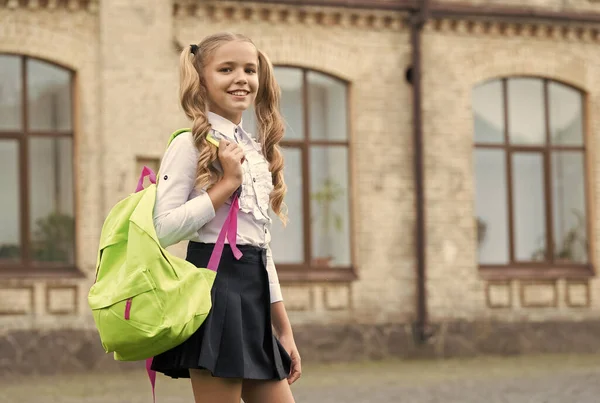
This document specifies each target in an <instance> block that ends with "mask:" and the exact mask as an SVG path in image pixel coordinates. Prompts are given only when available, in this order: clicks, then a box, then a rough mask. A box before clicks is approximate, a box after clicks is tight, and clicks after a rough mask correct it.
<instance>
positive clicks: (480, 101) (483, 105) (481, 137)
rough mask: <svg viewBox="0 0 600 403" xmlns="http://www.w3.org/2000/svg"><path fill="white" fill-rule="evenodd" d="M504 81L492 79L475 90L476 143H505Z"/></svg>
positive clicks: (474, 118)
mask: <svg viewBox="0 0 600 403" xmlns="http://www.w3.org/2000/svg"><path fill="white" fill-rule="evenodd" d="M502 87H503V86H502V81H500V80H496V81H491V82H488V83H485V84H482V85H479V86H477V87H475V89H474V90H473V121H474V125H475V142H476V143H504V97H503V95H502V92H503V91H502Z"/></svg>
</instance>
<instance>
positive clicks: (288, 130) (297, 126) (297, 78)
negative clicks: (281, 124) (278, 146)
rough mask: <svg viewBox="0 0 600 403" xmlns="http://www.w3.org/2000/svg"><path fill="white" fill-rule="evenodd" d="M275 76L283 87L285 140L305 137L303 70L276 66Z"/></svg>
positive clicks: (282, 107)
mask: <svg viewBox="0 0 600 403" xmlns="http://www.w3.org/2000/svg"><path fill="white" fill-rule="evenodd" d="M275 78H276V79H277V83H278V84H279V86H280V87H281V114H282V116H283V119H284V120H285V137H284V140H295V139H296V140H297V139H302V138H304V102H302V70H301V69H296V68H291V67H275Z"/></svg>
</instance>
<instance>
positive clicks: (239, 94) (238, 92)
mask: <svg viewBox="0 0 600 403" xmlns="http://www.w3.org/2000/svg"><path fill="white" fill-rule="evenodd" d="M227 93H228V94H231V95H233V96H235V97H245V96H246V95H248V94H250V91H246V90H235V91H227Z"/></svg>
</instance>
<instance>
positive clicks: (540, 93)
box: [508, 78, 546, 144]
mask: <svg viewBox="0 0 600 403" xmlns="http://www.w3.org/2000/svg"><path fill="white" fill-rule="evenodd" d="M543 87H544V82H543V81H542V80H539V79H536V78H515V79H510V80H508V130H509V131H508V133H509V139H510V142H511V143H512V144H543V143H545V142H546V123H545V122H546V119H545V118H544V88H543Z"/></svg>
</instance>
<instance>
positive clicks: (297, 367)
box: [279, 335, 302, 385]
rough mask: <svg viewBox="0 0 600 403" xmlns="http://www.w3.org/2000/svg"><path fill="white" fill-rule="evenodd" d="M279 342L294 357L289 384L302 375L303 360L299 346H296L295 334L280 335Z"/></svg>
mask: <svg viewBox="0 0 600 403" xmlns="http://www.w3.org/2000/svg"><path fill="white" fill-rule="evenodd" d="M279 342H280V343H281V345H282V346H283V348H285V351H287V352H288V354H289V355H290V358H291V359H292V368H291V370H290V374H289V375H288V384H290V385H291V384H293V383H294V382H296V381H297V380H298V379H299V378H300V376H301V375H302V364H301V361H302V360H301V359H300V353H299V352H298V347H296V342H295V341H294V336H292V335H282V336H280V337H279Z"/></svg>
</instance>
